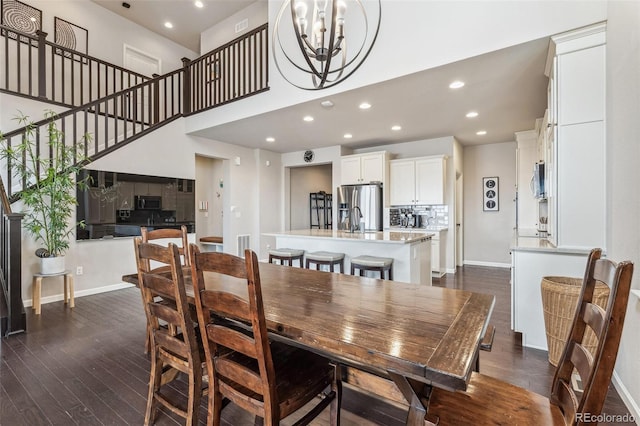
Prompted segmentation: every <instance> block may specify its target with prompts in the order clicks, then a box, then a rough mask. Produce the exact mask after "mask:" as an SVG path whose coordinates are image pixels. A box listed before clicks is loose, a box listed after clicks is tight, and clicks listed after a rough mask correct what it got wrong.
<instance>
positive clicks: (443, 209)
mask: <svg viewBox="0 0 640 426" xmlns="http://www.w3.org/2000/svg"><path fill="white" fill-rule="evenodd" d="M390 210H399V211H406V210H413V212H414V213H415V214H417V215H420V216H421V221H420V222H421V226H422V227H426V226H446V227H449V206H447V205H443V204H438V205H431V206H394V207H392V208H391V209H390ZM391 216H393V214H391ZM387 223H389V222H387Z"/></svg>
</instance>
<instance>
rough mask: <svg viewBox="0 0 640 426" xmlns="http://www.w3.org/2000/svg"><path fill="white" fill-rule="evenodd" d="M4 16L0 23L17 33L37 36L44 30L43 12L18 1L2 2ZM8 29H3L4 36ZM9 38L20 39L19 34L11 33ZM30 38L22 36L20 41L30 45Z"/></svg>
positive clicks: (5, 0)
mask: <svg viewBox="0 0 640 426" xmlns="http://www.w3.org/2000/svg"><path fill="white" fill-rule="evenodd" d="M1 1H2V14H0V23H1V24H2V25H4V26H5V27H9V28H13V29H14V30H16V31H20V32H22V33H26V34H29V35H32V36H36V35H37V34H36V33H37V32H38V31H39V30H40V29H41V28H42V11H41V10H40V9H36V8H35V7H32V6H29V5H28V4H25V3H22V2H19V1H18V0H1ZM6 31H7V30H6V29H4V28H3V29H2V35H5V34H6ZM8 36H9V37H11V38H12V39H14V40H15V39H16V38H18V34H17V33H14V32H11V31H9V32H8ZM30 40H31V39H29V38H27V37H24V36H21V37H20V41H21V42H23V43H30Z"/></svg>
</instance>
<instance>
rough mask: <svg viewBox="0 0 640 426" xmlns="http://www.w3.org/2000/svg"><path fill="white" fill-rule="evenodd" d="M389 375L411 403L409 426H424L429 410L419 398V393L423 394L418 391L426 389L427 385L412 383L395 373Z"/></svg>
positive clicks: (408, 415) (408, 417)
mask: <svg viewBox="0 0 640 426" xmlns="http://www.w3.org/2000/svg"><path fill="white" fill-rule="evenodd" d="M387 373H388V374H389V377H391V379H392V380H393V382H394V383H395V384H396V386H397V387H398V389H399V390H400V392H401V393H402V395H403V396H404V397H405V399H406V400H407V402H408V403H409V413H408V414H407V423H406V424H407V426H409V425H411V426H423V425H424V419H425V416H426V415H427V409H426V407H425V406H424V404H423V403H422V400H421V399H420V397H419V396H418V392H421V391H420V390H418V389H419V388H424V386H426V385H425V384H424V383H416V382H414V381H410V380H409V379H407V378H406V377H404V376H403V375H401V374H398V373H395V372H393V371H388V372H387Z"/></svg>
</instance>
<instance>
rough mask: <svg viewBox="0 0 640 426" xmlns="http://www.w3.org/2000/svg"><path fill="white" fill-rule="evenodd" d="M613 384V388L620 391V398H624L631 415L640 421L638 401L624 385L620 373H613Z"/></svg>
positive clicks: (623, 400)
mask: <svg viewBox="0 0 640 426" xmlns="http://www.w3.org/2000/svg"><path fill="white" fill-rule="evenodd" d="M611 382H612V383H613V387H614V388H616V390H617V391H618V394H619V395H620V398H622V402H624V405H626V407H627V409H628V410H629V412H630V413H631V415H632V416H633V417H634V418H635V419H640V406H638V404H637V403H636V401H635V400H634V399H633V397H632V396H631V394H630V393H629V390H628V389H627V387H626V386H625V385H624V384H623V383H622V380H620V376H618V373H617V372H616V371H614V372H613V378H612V380H611Z"/></svg>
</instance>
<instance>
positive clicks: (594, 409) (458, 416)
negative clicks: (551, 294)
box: [427, 249, 633, 425]
mask: <svg viewBox="0 0 640 426" xmlns="http://www.w3.org/2000/svg"><path fill="white" fill-rule="evenodd" d="M601 253H602V251H601V250H600V249H594V250H592V251H591V253H590V255H589V258H588V261H587V268H586V272H585V276H584V280H583V284H582V291H581V294H580V298H579V299H578V305H577V308H576V312H575V316H574V320H573V325H572V327H571V332H570V333H569V337H568V341H567V344H566V346H565V348H564V353H563V354H562V357H561V358H560V362H559V363H558V369H557V370H556V373H555V376H554V378H553V383H552V386H551V397H550V398H547V397H545V396H542V395H539V394H537V393H534V392H531V391H529V390H527V389H523V388H521V387H518V386H514V385H512V384H509V383H506V382H503V381H501V380H498V379H495V378H492V377H489V376H485V375H482V374H478V373H472V375H471V380H470V382H469V385H468V387H467V390H466V391H465V392H448V391H444V390H441V389H437V388H433V390H432V393H431V396H430V397H429V401H428V408H427V424H438V425H465V424H467V425H496V424H514V425H515V424H523V425H524V424H530V425H534V424H535V425H565V424H566V425H582V424H586V423H589V422H588V421H587V420H588V417H589V416H598V415H599V414H600V413H601V411H602V406H603V404H604V400H605V398H606V396H607V392H608V390H609V384H610V381H611V375H612V374H613V368H614V365H615V361H616V356H617V354H618V346H619V344H620V337H621V335H622V326H623V323H624V317H625V313H626V310H627V300H628V298H629V290H630V288H631V277H632V275H633V263H631V262H620V263H618V264H616V263H615V262H613V261H611V260H608V259H601V258H600V256H601ZM596 281H599V282H602V283H604V284H606V285H607V286H609V288H610V295H609V301H608V303H607V308H606V310H604V309H602V308H601V307H599V306H598V305H596V304H595V303H592V300H593V292H594V289H595V286H596ZM587 326H588V327H590V328H591V329H592V330H593V332H594V334H595V335H596V336H597V338H598V346H597V348H596V351H595V353H594V355H593V356H592V355H591V353H590V352H589V350H588V349H587V348H586V347H585V346H584V344H583V338H584V334H585V329H586V327H587ZM574 370H576V371H577V373H578V374H579V376H580V379H581V381H582V384H583V391H582V393H581V394H579V393H577V392H576V391H574V389H573V387H572V385H571V383H572V381H571V376H572V374H573V371H574Z"/></svg>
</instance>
